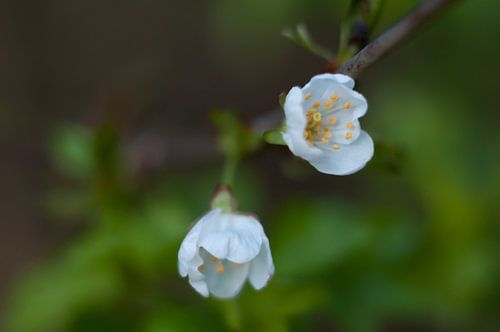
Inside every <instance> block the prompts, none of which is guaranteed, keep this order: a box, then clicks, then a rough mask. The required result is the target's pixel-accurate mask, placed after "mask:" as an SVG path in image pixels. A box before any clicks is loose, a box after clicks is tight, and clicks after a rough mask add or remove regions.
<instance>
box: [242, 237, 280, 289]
mask: <svg viewBox="0 0 500 332" xmlns="http://www.w3.org/2000/svg"><path fill="white" fill-rule="evenodd" d="M273 274H274V264H273V258H272V256H271V249H270V248H269V240H268V239H267V237H266V238H264V241H263V242H262V248H261V250H260V253H259V255H258V256H257V257H256V258H255V259H254V260H253V261H252V263H251V265H250V273H249V275H248V278H249V279H250V283H251V284H252V286H253V287H254V288H255V289H257V290H259V289H261V288H262V287H264V286H265V285H267V283H268V282H269V280H270V278H271V277H272V276H273Z"/></svg>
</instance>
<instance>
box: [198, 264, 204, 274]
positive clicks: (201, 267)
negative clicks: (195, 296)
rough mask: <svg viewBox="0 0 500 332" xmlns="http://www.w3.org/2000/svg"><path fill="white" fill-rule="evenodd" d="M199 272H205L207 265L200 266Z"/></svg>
mask: <svg viewBox="0 0 500 332" xmlns="http://www.w3.org/2000/svg"><path fill="white" fill-rule="evenodd" d="M198 271H200V272H203V271H205V264H201V265H200V266H198Z"/></svg>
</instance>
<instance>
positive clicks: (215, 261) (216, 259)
mask: <svg viewBox="0 0 500 332" xmlns="http://www.w3.org/2000/svg"><path fill="white" fill-rule="evenodd" d="M210 261H211V262H212V263H219V262H220V261H219V259H218V258H217V257H214V256H212V257H210Z"/></svg>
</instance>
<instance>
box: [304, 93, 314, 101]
mask: <svg viewBox="0 0 500 332" xmlns="http://www.w3.org/2000/svg"><path fill="white" fill-rule="evenodd" d="M311 97H312V93H310V92H308V93H306V96H305V97H304V98H305V99H306V100H309V99H311Z"/></svg>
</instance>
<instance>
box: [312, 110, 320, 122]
mask: <svg viewBox="0 0 500 332" xmlns="http://www.w3.org/2000/svg"><path fill="white" fill-rule="evenodd" d="M313 120H314V121H316V122H320V121H321V113H320V112H316V113H314V115H313Z"/></svg>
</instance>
